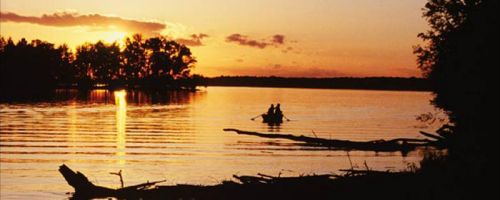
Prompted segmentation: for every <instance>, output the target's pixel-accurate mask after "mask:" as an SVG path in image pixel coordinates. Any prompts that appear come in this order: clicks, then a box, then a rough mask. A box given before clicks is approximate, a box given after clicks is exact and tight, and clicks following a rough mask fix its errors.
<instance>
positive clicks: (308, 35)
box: [0, 0, 426, 77]
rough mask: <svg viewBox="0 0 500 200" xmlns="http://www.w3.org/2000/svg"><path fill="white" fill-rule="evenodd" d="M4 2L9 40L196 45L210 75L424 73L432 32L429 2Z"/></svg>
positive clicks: (202, 68) (200, 62)
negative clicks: (421, 53)
mask: <svg viewBox="0 0 500 200" xmlns="http://www.w3.org/2000/svg"><path fill="white" fill-rule="evenodd" d="M0 4H1V13H2V16H1V20H0V26H1V29H0V35H2V36H3V37H12V38H13V39H14V40H19V39H20V38H26V39H27V40H32V39H41V40H45V41H48V42H52V43H55V44H57V45H59V44H63V43H64V44H67V45H68V46H70V48H73V49H74V48H75V47H76V46H78V45H81V44H83V43H85V42H96V41H98V40H102V41H104V42H107V43H112V42H115V41H116V42H118V43H119V44H120V45H122V44H123V38H125V37H127V36H130V35H132V34H134V33H140V34H143V35H144V36H145V37H150V36H156V35H163V36H166V37H168V38H171V39H172V40H176V41H178V42H180V43H183V44H185V45H187V46H189V47H190V48H191V50H192V51H193V54H194V55H195V57H196V58H197V60H198V63H197V65H196V68H195V69H194V70H193V72H194V73H197V74H202V75H204V76H212V77H213V76H220V75H250V76H286V77H339V76H353V77H365V76H400V77H411V76H417V77H418V76H420V72H419V70H418V69H417V67H416V62H415V60H416V56H415V55H413V53H412V46H413V45H416V44H418V43H419V40H418V38H417V36H416V35H417V34H418V33H419V32H423V31H425V30H426V23H425V21H424V20H423V19H422V18H421V10H420V9H421V7H423V6H424V4H425V1H423V0H418V1H413V2H400V1H396V0H391V1H383V2H373V1H368V0H362V1H356V2H351V1H343V0H337V1H320V0H318V1H314V2H305V1H281V0H276V1H270V2H268V1H249V2H232V1H229V0H219V1H216V2H211V3H210V4H208V3H205V2H203V1H187V2H168V3H167V2H164V1H157V0H151V1H147V2H143V3H139V2H124V3H119V2H118V1H116V2H115V1H111V2H109V3H105V4H103V3H100V2H99V1H94V0H92V1H74V2H65V1H60V0H54V1H53V2H52V3H50V4H47V5H40V4H37V5H35V4H33V3H32V2H31V1H27V0H19V1H10V0H6V1H1V3H0ZM113 5H120V6H113ZM75 8H77V9H75ZM173 8H177V9H173Z"/></svg>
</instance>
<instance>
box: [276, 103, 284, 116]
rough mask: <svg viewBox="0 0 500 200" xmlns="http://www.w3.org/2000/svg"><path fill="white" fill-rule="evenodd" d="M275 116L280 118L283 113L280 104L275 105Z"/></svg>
mask: <svg viewBox="0 0 500 200" xmlns="http://www.w3.org/2000/svg"><path fill="white" fill-rule="evenodd" d="M274 115H275V116H282V115H283V112H282V111H281V108H280V104H276V108H275V109H274Z"/></svg>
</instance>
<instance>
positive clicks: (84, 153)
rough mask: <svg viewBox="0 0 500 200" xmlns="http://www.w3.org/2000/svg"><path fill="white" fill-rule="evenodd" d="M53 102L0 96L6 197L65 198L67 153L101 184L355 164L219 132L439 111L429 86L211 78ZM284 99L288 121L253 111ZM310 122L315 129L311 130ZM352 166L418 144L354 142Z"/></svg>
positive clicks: (367, 126) (407, 132)
mask: <svg viewBox="0 0 500 200" xmlns="http://www.w3.org/2000/svg"><path fill="white" fill-rule="evenodd" d="M57 96H58V99H61V100H58V101H53V102H48V103H47V102H46V103H18V104H5V103H4V104H0V120H1V123H0V170H1V176H0V195H1V196H0V198H1V199H65V198H68V197H69V196H70V195H68V194H66V193H67V192H72V191H73V188H71V187H70V186H69V185H68V184H67V183H66V181H65V180H64V178H63V177H62V176H61V175H60V174H59V172H58V167H59V165H61V164H63V163H64V164H66V165H68V166H69V167H70V168H72V169H74V170H78V171H81V172H82V173H84V174H85V175H87V176H88V178H89V179H90V180H91V181H93V182H94V183H96V184H99V185H103V186H108V187H113V188H116V187H119V185H120V182H119V178H118V177H117V176H115V175H111V174H109V173H110V172H118V171H119V170H122V171H123V172H122V173H123V177H124V182H125V185H132V184H138V183H142V182H145V181H148V180H149V181H155V180H163V179H165V180H166V182H165V183H164V184H167V185H170V184H177V183H179V184H181V183H189V184H216V183H220V182H221V181H222V180H228V179H231V176H232V175H233V174H239V175H256V174H257V173H265V174H270V175H278V174H280V173H281V174H282V176H287V175H289V176H296V175H300V174H312V173H316V174H318V173H338V170H339V169H346V168H350V162H349V159H348V157H347V152H345V151H331V150H325V149H319V148H312V147H303V146H300V145H296V144H297V143H295V142H292V141H287V140H276V139H265V138H258V137H253V136H245V135H237V134H234V133H233V132H224V131H222V129H223V128H237V129H242V130H249V131H259V132H280V133H291V134H296V135H307V136H314V134H315V135H317V136H318V137H323V138H335V139H349V140H375V139H391V138H396V137H410V138H423V137H422V136H420V135H419V133H418V131H420V130H425V131H431V132H432V131H433V130H435V129H436V127H437V126H438V125H437V124H436V125H433V126H429V125H427V126H424V125H425V124H422V123H421V122H418V121H416V120H415V116H416V115H418V114H421V113H424V112H434V109H433V107H432V106H431V105H429V100H430V99H431V98H432V95H431V93H429V92H399V91H367V90H331V89H328V90H327V89H285V88H245V87H208V88H202V89H201V91H198V92H165V93H161V94H159V93H155V94H148V93H143V92H132V91H128V92H125V91H118V92H108V91H106V90H94V91H92V92H90V93H89V94H87V95H82V94H77V93H76V92H59V93H58V95H57ZM277 102H279V103H281V107H282V110H283V111H284V114H285V116H286V117H288V118H289V119H291V120H292V121H289V122H285V123H283V124H282V125H281V126H268V125H267V124H264V123H262V122H261V119H260V118H259V119H257V120H255V121H252V120H250V118H252V117H255V116H256V115H258V114H259V113H263V112H265V111H266V110H267V108H268V106H269V105H270V104H271V103H277ZM313 132H314V134H313ZM349 155H350V159H351V160H352V163H353V165H354V166H355V167H356V166H358V167H360V168H362V167H363V168H364V164H363V163H364V162H366V163H367V165H368V166H369V167H370V168H373V169H378V170H387V169H390V170H400V169H405V168H407V166H408V165H409V164H411V163H416V164H417V165H418V161H419V160H420V159H421V158H422V156H423V151H422V150H420V151H414V152H411V153H409V154H408V155H407V156H404V157H403V156H402V155H401V153H400V152H394V153H376V152H362V151H351V152H349Z"/></svg>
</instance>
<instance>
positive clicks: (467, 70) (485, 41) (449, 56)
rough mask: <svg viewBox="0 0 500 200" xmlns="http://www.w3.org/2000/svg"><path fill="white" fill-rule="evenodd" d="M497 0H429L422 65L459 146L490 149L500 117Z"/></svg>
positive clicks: (419, 50) (420, 50)
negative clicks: (495, 126) (446, 113)
mask: <svg viewBox="0 0 500 200" xmlns="http://www.w3.org/2000/svg"><path fill="white" fill-rule="evenodd" d="M498 4H499V2H498V1H494V0H429V2H428V3H427V4H426V5H425V8H424V14H423V16H424V18H426V19H427V21H428V23H429V25H430V27H431V30H429V31H427V32H425V33H420V34H419V37H420V38H422V39H423V41H424V43H425V45H424V46H417V47H415V53H416V55H417V56H418V64H419V67H420V69H421V70H422V71H423V73H424V75H425V76H426V77H427V78H428V79H429V80H430V81H431V83H432V86H433V90H434V93H435V98H434V100H433V103H434V105H436V106H437V107H439V108H442V109H444V110H445V111H447V112H448V114H449V116H450V119H451V121H452V122H453V123H454V125H455V127H454V132H455V134H454V135H455V136H456V137H458V138H461V139H458V141H457V142H458V143H457V145H460V146H461V147H463V148H467V150H470V148H485V150H487V149H489V148H491V146H490V143H491V142H490V141H491V137H495V135H496V133H492V130H494V129H492V128H493V125H495V124H496V123H497V122H498V84H499V81H498V63H497V61H498V59H497V56H498V44H499V43H498V37H499V35H500V34H499V33H498V27H499V23H498V19H499V16H498V11H499V10H498V9H499V6H498Z"/></svg>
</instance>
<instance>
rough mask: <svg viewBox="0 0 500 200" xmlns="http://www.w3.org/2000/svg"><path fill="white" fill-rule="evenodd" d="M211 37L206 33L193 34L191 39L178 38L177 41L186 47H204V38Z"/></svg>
mask: <svg viewBox="0 0 500 200" xmlns="http://www.w3.org/2000/svg"><path fill="white" fill-rule="evenodd" d="M206 37H209V36H208V35H207V34H205V33H199V34H192V35H191V36H190V37H189V38H178V39H176V40H175V41H177V42H178V43H181V44H184V45H186V46H192V47H194V46H203V43H202V40H203V38H206Z"/></svg>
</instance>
